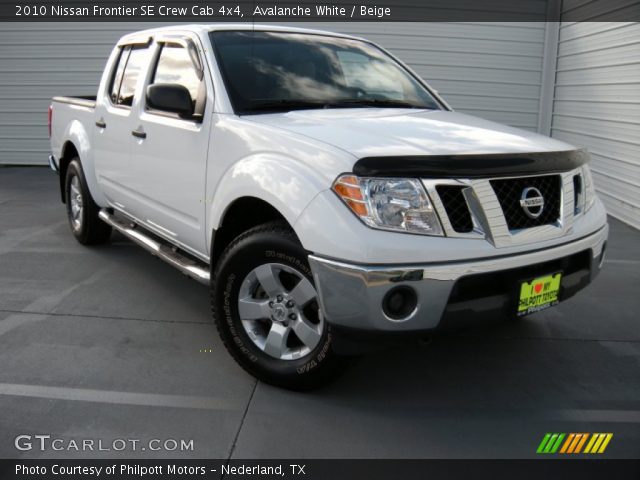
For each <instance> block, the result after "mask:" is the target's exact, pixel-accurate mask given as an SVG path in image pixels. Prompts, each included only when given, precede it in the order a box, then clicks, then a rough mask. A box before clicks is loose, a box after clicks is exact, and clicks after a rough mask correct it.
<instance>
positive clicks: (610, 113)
mask: <svg viewBox="0 0 640 480" xmlns="http://www.w3.org/2000/svg"><path fill="white" fill-rule="evenodd" d="M551 132H552V135H553V136H554V137H556V138H559V139H562V140H566V141H568V142H570V143H572V144H574V145H579V146H584V147H586V148H588V149H589V151H590V152H591V156H592V163H591V168H592V171H593V174H594V180H595V183H596V187H597V189H598V191H599V194H600V198H602V200H603V201H604V202H605V204H606V206H607V210H608V211H609V213H610V214H612V215H614V216H615V217H618V218H620V219H622V220H623V221H625V222H627V223H630V224H631V225H634V226H635V227H637V228H640V24H638V23H627V24H625V23H602V22H594V23H563V24H562V25H561V26H560V40H559V47H558V65H557V73H556V88H555V100H554V112H553V121H552V130H551Z"/></svg>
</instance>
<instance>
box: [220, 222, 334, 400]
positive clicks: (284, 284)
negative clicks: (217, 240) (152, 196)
mask: <svg viewBox="0 0 640 480" xmlns="http://www.w3.org/2000/svg"><path fill="white" fill-rule="evenodd" d="M211 298H212V307H213V314H214V318H215V320H216V325H217V327H218V331H219V333H220V336H221V338H222V340H223V342H224V344H225V346H226V348H227V349H228V350H229V352H230V353H231V355H232V356H233V357H234V358H235V360H236V361H237V362H238V363H239V364H240V366H242V367H243V368H244V369H245V370H247V371H248V372H249V373H250V374H252V375H254V376H255V377H257V378H258V379H260V380H263V381H265V382H267V383H270V384H273V385H277V386H280V387H284V388H289V389H293V390H305V389H310V388H314V387H318V386H320V385H322V384H324V383H326V382H328V381H330V380H331V379H333V378H335V377H336V376H337V375H338V374H339V373H341V372H342V371H343V370H344V368H345V362H346V359H345V358H344V357H340V356H338V355H336V354H335V353H334V351H333V345H332V331H331V326H330V325H329V324H328V322H327V321H326V320H325V319H324V317H323V315H322V311H321V309H320V305H319V302H318V293H317V291H316V288H315V286H314V284H313V278H312V275H311V270H310V268H309V264H308V262H307V253H306V252H305V250H304V249H303V248H302V246H301V245H300V244H299V242H298V240H297V238H296V237H295V235H294V233H293V232H292V231H291V229H289V228H288V227H286V226H285V225H283V224H279V223H272V224H267V225H263V226H259V227H256V228H254V229H252V230H249V231H248V232H246V233H244V234H242V235H241V236H240V237H238V238H237V239H236V240H235V241H234V242H232V243H231V244H230V245H229V246H228V247H227V249H226V250H225V252H224V253H223V255H222V257H221V259H220V262H219V263H218V267H217V268H216V271H215V273H214V275H213V277H212V294H211Z"/></svg>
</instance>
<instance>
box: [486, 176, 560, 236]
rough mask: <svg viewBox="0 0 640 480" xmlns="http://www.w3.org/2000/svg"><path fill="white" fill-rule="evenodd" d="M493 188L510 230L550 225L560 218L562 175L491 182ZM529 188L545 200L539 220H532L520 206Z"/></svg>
mask: <svg viewBox="0 0 640 480" xmlns="http://www.w3.org/2000/svg"><path fill="white" fill-rule="evenodd" d="M491 186H492V187H493V191H494V192H495V194H496V196H497V197H498V202H500V206H501V207H502V212H503V213H504V218H505V220H506V221H507V225H508V226H509V229H510V230H517V229H521V228H531V227H539V226H541V225H550V224H553V223H555V222H556V221H557V220H558V219H559V218H560V201H561V186H562V185H561V177H560V175H545V176H541V177H523V178H508V179H500V180H491ZM528 187H533V188H536V189H538V190H539V191H540V193H541V194H542V197H543V198H544V207H543V209H542V213H541V214H540V216H539V217H538V218H530V217H529V216H528V215H527V214H526V213H525V210H524V208H523V207H522V206H521V205H520V199H521V197H522V193H523V191H524V189H525V188H528Z"/></svg>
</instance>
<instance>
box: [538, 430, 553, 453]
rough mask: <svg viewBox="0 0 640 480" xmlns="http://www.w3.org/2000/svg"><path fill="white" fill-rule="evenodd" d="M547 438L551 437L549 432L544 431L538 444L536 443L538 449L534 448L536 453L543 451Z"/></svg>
mask: <svg viewBox="0 0 640 480" xmlns="http://www.w3.org/2000/svg"><path fill="white" fill-rule="evenodd" d="M549 438H551V434H550V433H545V435H544V437H543V438H542V441H541V442H540V445H538V450H536V453H543V452H544V447H545V446H546V445H547V442H548V441H549Z"/></svg>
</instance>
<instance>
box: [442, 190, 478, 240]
mask: <svg viewBox="0 0 640 480" xmlns="http://www.w3.org/2000/svg"><path fill="white" fill-rule="evenodd" d="M465 188H468V187H460V186H457V185H438V186H437V187H436V190H437V192H438V195H439V196H440V200H442V204H443V205H444V209H445V210H446V212H447V217H449V222H451V226H452V227H453V229H454V230H455V231H456V232H458V233H469V232H471V231H472V230H473V221H472V220H471V213H469V207H468V206H467V201H466V200H465V198H464V195H463V194H462V190H463V189H465Z"/></svg>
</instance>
